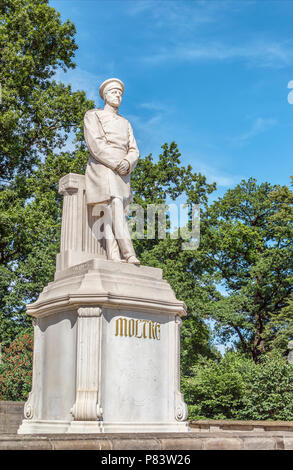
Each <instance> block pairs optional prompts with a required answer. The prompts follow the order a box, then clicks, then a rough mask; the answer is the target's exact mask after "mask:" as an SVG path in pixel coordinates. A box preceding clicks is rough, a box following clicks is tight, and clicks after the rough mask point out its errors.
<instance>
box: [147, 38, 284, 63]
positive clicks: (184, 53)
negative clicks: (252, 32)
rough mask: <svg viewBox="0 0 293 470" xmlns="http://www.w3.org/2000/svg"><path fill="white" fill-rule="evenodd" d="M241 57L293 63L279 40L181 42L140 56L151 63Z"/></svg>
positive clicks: (250, 61) (260, 61)
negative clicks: (191, 43)
mask: <svg viewBox="0 0 293 470" xmlns="http://www.w3.org/2000/svg"><path fill="white" fill-rule="evenodd" d="M237 59H238V60H244V61H245V62H247V63H249V64H253V65H256V66H259V67H282V66H286V65H289V64H291V63H292V59H293V53H292V48H290V47H288V46H287V45H286V44H282V43H278V42H259V41H258V42H254V43H253V42H252V43H249V44H246V45H238V46H234V45H233V46H232V45H229V44H222V43H220V42H218V41H217V42H210V43H209V44H204V45H201V44H195V45H189V46H186V44H184V45H180V46H178V47H175V48H165V49H162V50H161V51H160V52H158V53H154V54H153V55H149V56H145V57H143V58H142V60H143V61H144V62H146V63H148V64H150V65H160V64H162V63H164V62H166V61H169V62H170V61H173V62H174V61H175V62H199V61H229V60H237Z"/></svg>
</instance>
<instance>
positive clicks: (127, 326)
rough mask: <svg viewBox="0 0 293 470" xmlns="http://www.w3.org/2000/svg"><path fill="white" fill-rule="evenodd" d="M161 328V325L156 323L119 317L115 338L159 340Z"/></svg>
mask: <svg viewBox="0 0 293 470" xmlns="http://www.w3.org/2000/svg"><path fill="white" fill-rule="evenodd" d="M160 328H161V325H160V323H158V322H155V321H151V320H135V319H134V318H122V317H119V318H117V319H116V328H115V336H128V337H129V338H132V337H134V338H142V339H146V338H149V339H157V340H159V339H160V334H161V331H160Z"/></svg>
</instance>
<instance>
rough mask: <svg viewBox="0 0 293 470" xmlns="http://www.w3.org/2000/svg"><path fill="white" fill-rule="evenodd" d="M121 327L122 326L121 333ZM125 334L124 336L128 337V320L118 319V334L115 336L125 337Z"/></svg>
mask: <svg viewBox="0 0 293 470" xmlns="http://www.w3.org/2000/svg"><path fill="white" fill-rule="evenodd" d="M119 325H120V333H119ZM123 325H124V328H123ZM123 329H124V332H123ZM123 333H124V336H127V319H126V318H121V317H120V318H117V320H116V333H115V336H118V334H119V335H120V336H123Z"/></svg>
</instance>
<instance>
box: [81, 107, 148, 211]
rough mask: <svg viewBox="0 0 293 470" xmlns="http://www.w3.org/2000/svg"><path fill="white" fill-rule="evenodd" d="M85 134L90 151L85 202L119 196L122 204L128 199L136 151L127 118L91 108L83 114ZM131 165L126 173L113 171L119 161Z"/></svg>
mask: <svg viewBox="0 0 293 470" xmlns="http://www.w3.org/2000/svg"><path fill="white" fill-rule="evenodd" d="M84 136H85V141H86V143H87V147H88V149H89V152H90V154H91V156H90V159H89V161H88V164H87V168H86V173H85V188H86V201H87V204H97V203H100V202H103V201H108V200H109V199H111V198H112V197H120V198H121V199H123V201H124V204H127V203H128V202H130V200H131V188H130V173H131V172H132V170H133V169H134V168H135V166H136V164H137V160H138V157H139V151H138V148H137V145H136V141H135V138H134V136H133V131H132V127H131V125H130V123H129V122H128V121H127V119H125V118H123V117H122V116H119V115H118V114H114V113H113V112H110V111H107V110H106V111H105V110H102V109H91V110H90V111H87V112H86V113H85V116H84ZM123 159H126V160H128V162H129V165H130V168H129V171H128V174H127V175H123V176H120V175H119V174H118V173H117V172H116V171H115V168H117V166H118V164H119V163H120V161H121V160H123Z"/></svg>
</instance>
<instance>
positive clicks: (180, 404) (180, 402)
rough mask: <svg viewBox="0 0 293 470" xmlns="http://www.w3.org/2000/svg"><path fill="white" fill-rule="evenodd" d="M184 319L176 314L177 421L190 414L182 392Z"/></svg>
mask: <svg viewBox="0 0 293 470" xmlns="http://www.w3.org/2000/svg"><path fill="white" fill-rule="evenodd" d="M181 325H182V320H181V318H180V316H179V315H176V317H175V321H174V326H175V367H176V369H175V419H176V420H177V421H186V419H187V416H188V409H187V405H186V403H185V402H184V398H183V395H182V393H181V392H180V328H181Z"/></svg>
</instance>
